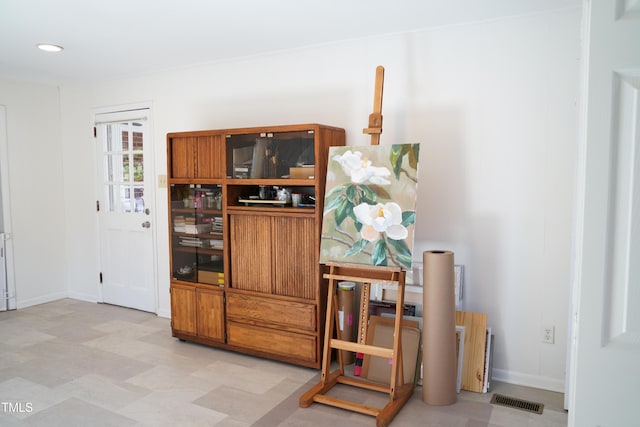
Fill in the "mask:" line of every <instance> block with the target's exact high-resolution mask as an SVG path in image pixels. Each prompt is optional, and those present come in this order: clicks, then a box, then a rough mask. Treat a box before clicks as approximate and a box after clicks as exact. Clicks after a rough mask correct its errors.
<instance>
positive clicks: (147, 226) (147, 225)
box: [142, 221, 151, 228]
mask: <svg viewBox="0 0 640 427" xmlns="http://www.w3.org/2000/svg"><path fill="white" fill-rule="evenodd" d="M142 227H143V228H151V223H150V222H149V221H145V222H143V223H142Z"/></svg>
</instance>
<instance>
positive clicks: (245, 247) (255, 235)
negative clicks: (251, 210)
mask: <svg viewBox="0 0 640 427" xmlns="http://www.w3.org/2000/svg"><path fill="white" fill-rule="evenodd" d="M229 234H230V236H231V288H232V289H241V290H246V291H256V292H263V293H271V283H272V281H273V275H272V270H271V267H272V259H271V254H272V248H271V245H272V242H273V233H272V227H271V217H269V216H265V215H245V214H233V215H229Z"/></svg>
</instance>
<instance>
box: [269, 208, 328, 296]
mask: <svg viewBox="0 0 640 427" xmlns="http://www.w3.org/2000/svg"><path fill="white" fill-rule="evenodd" d="M273 225H274V230H276V233H277V235H278V236H279V237H281V238H277V239H275V241H274V247H275V257H274V264H275V265H274V271H275V274H274V282H273V286H274V290H273V293H274V294H276V295H284V296H289V297H297V298H304V299H308V300H314V298H315V296H316V293H317V289H316V288H317V286H318V284H317V283H318V276H319V274H320V273H319V266H318V263H317V262H315V261H316V252H317V248H316V246H317V244H316V237H315V232H314V230H315V220H314V218H312V217H300V218H295V217H274V218H273Z"/></svg>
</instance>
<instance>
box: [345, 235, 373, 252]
mask: <svg viewBox="0 0 640 427" xmlns="http://www.w3.org/2000/svg"><path fill="white" fill-rule="evenodd" d="M367 243H369V242H368V241H367V240H364V239H360V240H358V241H357V242H355V243H354V244H353V246H351V247H350V248H349V249H347V250H346V251H345V253H344V256H351V255H355V254H357V253H360V252H361V251H362V250H363V249H364V248H365V246H367Z"/></svg>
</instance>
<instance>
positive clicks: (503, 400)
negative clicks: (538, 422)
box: [491, 394, 544, 414]
mask: <svg viewBox="0 0 640 427" xmlns="http://www.w3.org/2000/svg"><path fill="white" fill-rule="evenodd" d="M491 403H493V404H494V405H500V406H508V407H509V408H514V409H520V410H522V411H528V412H533V413H534V414H542V410H543V409H544V405H543V404H542V403H536V402H530V401H528V400H522V399H516V398H514V397H509V396H504V395H502V394H494V395H493V397H492V398H491Z"/></svg>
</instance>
